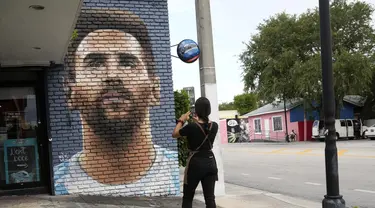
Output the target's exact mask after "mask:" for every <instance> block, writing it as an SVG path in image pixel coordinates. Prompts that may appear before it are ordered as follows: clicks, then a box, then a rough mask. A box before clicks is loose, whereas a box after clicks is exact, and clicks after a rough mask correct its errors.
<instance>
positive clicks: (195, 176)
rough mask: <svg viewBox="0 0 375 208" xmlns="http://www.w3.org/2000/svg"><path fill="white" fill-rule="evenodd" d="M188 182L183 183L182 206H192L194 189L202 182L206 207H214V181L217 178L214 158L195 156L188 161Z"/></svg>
mask: <svg viewBox="0 0 375 208" xmlns="http://www.w3.org/2000/svg"><path fill="white" fill-rule="evenodd" d="M187 179H188V184H184V190H183V192H184V196H183V200H182V208H192V206H193V205H192V204H193V198H194V195H195V190H196V188H197V186H198V184H199V182H201V183H202V189H203V195H204V199H205V202H206V208H216V202H215V183H216V181H217V179H218V176H217V167H216V160H215V158H214V157H213V156H210V157H195V156H193V158H192V159H191V161H190V165H189V169H188V177H187Z"/></svg>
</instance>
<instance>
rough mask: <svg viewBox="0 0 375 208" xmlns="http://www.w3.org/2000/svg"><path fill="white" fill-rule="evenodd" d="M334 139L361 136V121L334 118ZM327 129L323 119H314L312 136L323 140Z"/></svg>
mask: <svg viewBox="0 0 375 208" xmlns="http://www.w3.org/2000/svg"><path fill="white" fill-rule="evenodd" d="M335 128H336V139H340V138H348V139H354V138H357V139H359V138H361V137H362V136H363V135H364V134H363V130H364V129H363V126H362V122H361V121H359V120H355V119H336V120H335ZM327 133H328V130H327V129H326V128H324V121H323V120H315V121H314V123H313V127H312V137H313V139H315V140H320V141H324V140H325V136H326V134H327Z"/></svg>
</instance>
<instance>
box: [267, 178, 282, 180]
mask: <svg viewBox="0 0 375 208" xmlns="http://www.w3.org/2000/svg"><path fill="white" fill-rule="evenodd" d="M268 178H269V179H272V180H281V178H276V177H268Z"/></svg>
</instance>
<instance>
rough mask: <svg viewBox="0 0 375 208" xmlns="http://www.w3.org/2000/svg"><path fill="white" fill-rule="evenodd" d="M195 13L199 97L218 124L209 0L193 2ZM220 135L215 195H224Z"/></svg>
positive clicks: (216, 143)
mask: <svg viewBox="0 0 375 208" xmlns="http://www.w3.org/2000/svg"><path fill="white" fill-rule="evenodd" d="M195 12H196V20H197V34H198V45H199V47H200V50H201V55H200V58H199V75H200V84H201V96H203V97H206V98H208V99H209V100H210V102H211V115H210V119H211V120H212V121H215V122H217V123H218V124H219V104H218V100H217V86H216V74H215V58H214V47H213V40H212V23H211V11H210V0H195ZM220 143H221V140H220V134H217V135H216V141H215V143H214V147H213V152H214V154H215V157H216V163H217V167H218V169H219V173H218V176H219V181H217V183H216V186H215V195H217V196H221V195H225V183H224V167H223V162H222V156H221V148H220Z"/></svg>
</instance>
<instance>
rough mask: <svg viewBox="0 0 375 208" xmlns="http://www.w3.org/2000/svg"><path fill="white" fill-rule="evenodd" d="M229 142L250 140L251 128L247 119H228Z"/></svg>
mask: <svg viewBox="0 0 375 208" xmlns="http://www.w3.org/2000/svg"><path fill="white" fill-rule="evenodd" d="M227 135H228V143H243V142H250V128H249V124H248V120H247V119H227Z"/></svg>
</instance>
